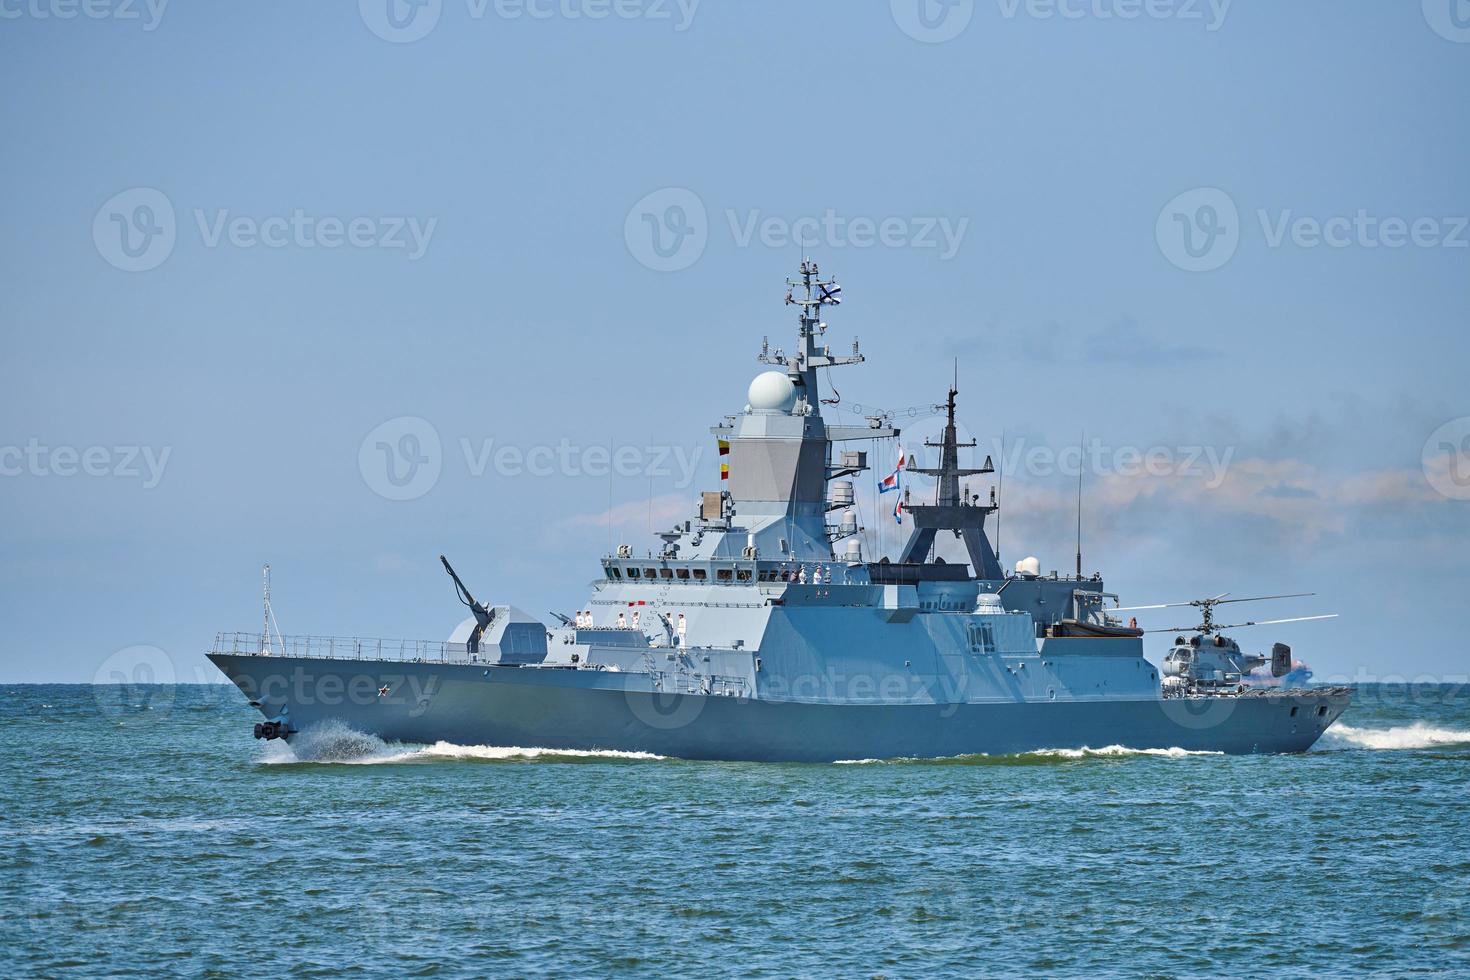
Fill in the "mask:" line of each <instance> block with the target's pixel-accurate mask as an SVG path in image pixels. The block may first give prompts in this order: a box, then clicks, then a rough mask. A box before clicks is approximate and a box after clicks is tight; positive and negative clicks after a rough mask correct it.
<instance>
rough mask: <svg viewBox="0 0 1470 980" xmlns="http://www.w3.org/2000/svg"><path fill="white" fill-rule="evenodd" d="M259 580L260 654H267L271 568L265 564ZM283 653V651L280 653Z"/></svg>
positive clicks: (269, 623) (268, 563)
mask: <svg viewBox="0 0 1470 980" xmlns="http://www.w3.org/2000/svg"><path fill="white" fill-rule="evenodd" d="M260 578H261V599H262V601H261V625H260V652H261V653H264V654H269V653H270V652H271V566H270V562H266V564H265V567H264V568H262V569H261V570H260ZM281 652H282V653H284V652H285V651H284V650H283V651H281Z"/></svg>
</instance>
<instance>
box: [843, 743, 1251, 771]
mask: <svg viewBox="0 0 1470 980" xmlns="http://www.w3.org/2000/svg"><path fill="white" fill-rule="evenodd" d="M1223 754H1224V753H1223V752H1206V751H1196V750H1193V749H1181V748H1178V747H1174V748H1168V749H1132V748H1129V747H1128V746H1126V745H1105V746H1103V747H1101V748H1096V749H1094V748H1089V747H1087V746H1083V747H1082V748H1080V749H1036V750H1034V751H1031V752H1017V753H1013V754H1010V755H989V754H986V753H977V754H975V755H954V756H945V757H943V758H937V759H840V760H838V761H837V763H836V764H837V765H839V766H866V765H962V766H963V765H977V766H983V765H1000V766H1004V765H1026V764H1028V763H1045V762H1050V761H1053V760H1057V759H1112V758H1127V757H1129V756H1141V757H1143V756H1151V757H1154V758H1161V759H1184V758H1188V757H1191V756H1199V755H1223Z"/></svg>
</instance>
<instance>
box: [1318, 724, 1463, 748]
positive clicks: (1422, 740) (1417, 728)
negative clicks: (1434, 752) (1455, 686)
mask: <svg viewBox="0 0 1470 980" xmlns="http://www.w3.org/2000/svg"><path fill="white" fill-rule="evenodd" d="M1322 741H1323V742H1324V743H1326V744H1329V745H1330V744H1334V743H1336V744H1345V745H1353V746H1357V747H1358V748H1363V749H1428V748H1433V747H1434V746H1436V745H1463V744H1470V732H1465V731H1457V730H1456V729H1453V728H1435V727H1433V726H1432V725H1426V724H1424V723H1423V722H1422V721H1416V722H1414V723H1413V724H1412V725H1401V726H1398V727H1396V728H1354V727H1353V726H1351V725H1344V724H1343V723H1342V722H1338V723H1337V724H1336V725H1333V726H1332V727H1331V728H1329V729H1327V731H1326V732H1324V733H1323V734H1322Z"/></svg>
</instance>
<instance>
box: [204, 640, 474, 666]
mask: <svg viewBox="0 0 1470 980" xmlns="http://www.w3.org/2000/svg"><path fill="white" fill-rule="evenodd" d="M210 652H211V653H233V654H247V655H252V656H267V655H269V656H275V657H313V658H318V659H327V660H403V661H411V660H440V661H442V660H451V659H455V660H462V659H464V658H465V657H466V656H467V655H468V651H467V650H466V648H465V645H464V644H463V643H445V642H442V641H439V640H385V639H381V638H377V637H365V636H279V635H272V636H270V637H266V636H264V635H263V634H260V633H216V634H215V637H214V648H213V649H212V650H211V651H210Z"/></svg>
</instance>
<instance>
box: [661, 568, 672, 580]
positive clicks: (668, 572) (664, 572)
mask: <svg viewBox="0 0 1470 980" xmlns="http://www.w3.org/2000/svg"><path fill="white" fill-rule="evenodd" d="M658 576H659V578H673V577H674V570H673V569H671V568H660V569H659V570H658Z"/></svg>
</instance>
